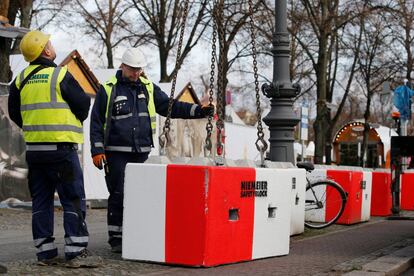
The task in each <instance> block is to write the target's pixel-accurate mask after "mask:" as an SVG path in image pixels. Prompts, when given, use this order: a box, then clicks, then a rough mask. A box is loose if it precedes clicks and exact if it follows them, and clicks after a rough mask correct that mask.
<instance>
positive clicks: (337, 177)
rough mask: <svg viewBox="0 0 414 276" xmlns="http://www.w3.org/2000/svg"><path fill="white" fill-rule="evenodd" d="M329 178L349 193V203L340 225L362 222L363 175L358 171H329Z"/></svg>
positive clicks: (327, 173) (339, 221)
mask: <svg viewBox="0 0 414 276" xmlns="http://www.w3.org/2000/svg"><path fill="white" fill-rule="evenodd" d="M326 175H327V177H328V178H330V179H332V180H334V181H336V182H338V183H339V184H340V185H341V186H342V188H343V189H344V190H345V191H346V192H347V193H348V201H347V203H346V206H345V210H344V212H343V214H342V216H341V217H340V218H339V220H338V221H337V223H338V224H354V223H358V222H361V215H362V196H363V194H362V188H361V181H362V179H363V173H362V172H358V171H335V170H327V172H326Z"/></svg>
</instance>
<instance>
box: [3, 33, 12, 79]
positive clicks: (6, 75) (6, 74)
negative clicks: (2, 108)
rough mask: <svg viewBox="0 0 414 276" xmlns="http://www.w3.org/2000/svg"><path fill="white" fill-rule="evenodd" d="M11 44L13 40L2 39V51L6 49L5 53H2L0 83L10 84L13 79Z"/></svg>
mask: <svg viewBox="0 0 414 276" xmlns="http://www.w3.org/2000/svg"><path fill="white" fill-rule="evenodd" d="M10 44H11V39H10V38H5V37H0V49H5V51H0V64H1V67H0V82H3V83H8V82H10V81H11V78H12V71H11V69H10V65H9V64H10V60H9V55H10V50H9V49H10Z"/></svg>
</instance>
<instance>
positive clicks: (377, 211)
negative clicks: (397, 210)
mask: <svg viewBox="0 0 414 276" xmlns="http://www.w3.org/2000/svg"><path fill="white" fill-rule="evenodd" d="M391 208H392V195H391V172H390V170H375V171H373V172H372V197H371V216H389V215H391Z"/></svg>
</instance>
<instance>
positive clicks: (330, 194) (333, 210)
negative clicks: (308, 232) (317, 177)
mask: <svg viewBox="0 0 414 276" xmlns="http://www.w3.org/2000/svg"><path fill="white" fill-rule="evenodd" d="M346 200H347V196H346V193H345V191H344V190H343V189H342V187H341V186H340V185H339V184H338V183H336V182H334V181H331V180H322V181H318V182H315V183H310V184H309V185H308V186H307V187H306V200H305V226H306V227H309V228H314V229H321V228H325V227H327V226H329V225H331V224H333V223H335V222H336V221H337V220H338V219H339V217H340V216H341V215H342V213H343V212H344V209H345V204H346Z"/></svg>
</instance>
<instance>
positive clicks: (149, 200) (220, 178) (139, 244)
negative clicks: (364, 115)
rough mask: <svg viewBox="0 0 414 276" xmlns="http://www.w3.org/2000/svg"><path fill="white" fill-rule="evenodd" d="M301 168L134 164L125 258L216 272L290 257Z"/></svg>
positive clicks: (129, 176) (129, 172)
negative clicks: (294, 186)
mask: <svg viewBox="0 0 414 276" xmlns="http://www.w3.org/2000/svg"><path fill="white" fill-rule="evenodd" d="M292 175H294V176H295V177H296V181H297V182H298V181H300V182H305V171H304V170H301V169H280V170H276V169H267V168H239V167H214V166H191V165H157V164H128V165H127V167H126V172H125V191H124V194H125V198H124V222H123V252H122V257H123V258H125V259H131V260H143V261H154V262H162V263H169V264H181V265H188V266H215V265H220V264H226V263H234V262H240V261H248V260H252V259H258V258H265V257H271V256H279V255H286V254H288V253H289V236H290V225H291V208H292V206H291V197H290V196H286V195H290V194H291V193H292V192H291V190H292V186H291V184H292Z"/></svg>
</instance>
